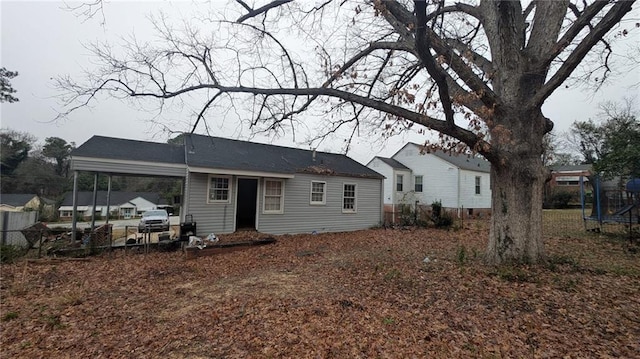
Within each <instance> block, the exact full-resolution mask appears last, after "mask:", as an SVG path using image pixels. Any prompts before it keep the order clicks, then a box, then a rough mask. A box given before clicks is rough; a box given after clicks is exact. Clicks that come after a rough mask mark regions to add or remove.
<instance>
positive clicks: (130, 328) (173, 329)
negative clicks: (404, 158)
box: [0, 224, 640, 358]
mask: <svg viewBox="0 0 640 359" xmlns="http://www.w3.org/2000/svg"><path fill="white" fill-rule="evenodd" d="M486 236H487V233H486V231H485V230H484V229H483V228H481V227H479V226H476V225H473V224H472V225H471V226H469V228H467V229H462V230H459V231H450V232H447V231H440V230H434V229H426V230H425V229H420V230H384V229H377V230H368V231H360V232H352V233H337V234H330V233H328V234H320V235H296V236H280V237H278V238H277V239H278V241H277V243H275V244H273V245H268V246H260V247H247V248H246V249H244V250H239V251H234V252H230V253H223V254H219V255H216V256H212V257H202V258H197V259H194V260H186V259H185V258H184V254H183V253H181V252H173V253H150V254H132V253H126V254H125V253H123V252H113V253H108V254H104V255H102V256H100V257H94V258H92V259H91V260H90V261H89V262H60V263H56V262H54V263H50V264H47V263H43V264H38V265H33V264H32V263H27V262H22V263H16V264H11V265H3V266H2V267H1V269H2V273H1V276H2V280H1V281H0V286H1V288H0V290H1V292H0V294H1V309H2V311H1V315H2V321H1V322H0V325H1V329H2V334H1V335H2V342H1V346H0V348H1V349H0V350H1V352H0V354H2V356H3V357H24V358H40V357H51V358H54V357H92V358H100V357H108V358H117V357H121V358H157V357H166V358H184V357H192V358H202V357H206V358H210V357H214V358H249V357H250V358H273V357H284V358H411V357H416V358H424V357H433V358H440V357H441V358H451V357H460V358H462V357H465V358H466V357H478V358H513V357H532V358H545V357H638V356H640V343H639V339H638V338H640V282H639V279H640V263H639V260H638V255H637V254H633V253H629V252H626V251H625V250H624V246H623V245H622V243H621V242H616V241H611V240H607V239H600V238H597V237H590V238H579V239H572V238H562V239H549V240H547V249H548V252H549V257H550V262H549V263H548V264H547V265H540V266H535V267H501V268H495V267H486V266H484V265H482V262H481V256H482V252H483V250H484V246H485V242H486ZM221 237H223V238H222V239H223V240H225V238H224V236H221ZM229 238H230V237H229ZM229 238H227V239H226V240H229ZM425 258H429V260H428V261H425Z"/></svg>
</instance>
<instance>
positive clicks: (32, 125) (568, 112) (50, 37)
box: [0, 0, 640, 163]
mask: <svg viewBox="0 0 640 359" xmlns="http://www.w3.org/2000/svg"><path fill="white" fill-rule="evenodd" d="M191 6H192V5H191V2H189V1H181V2H177V3H176V2H174V3H168V2H152V1H145V2H128V1H126V2H125V1H115V2H113V1H112V2H108V3H106V5H105V7H104V18H105V19H106V24H105V25H104V26H102V25H101V24H100V21H98V20H100V19H99V18H94V19H89V20H86V21H83V18H80V17H77V16H76V15H74V14H73V13H72V12H70V11H66V10H64V9H63V8H64V7H65V5H64V3H62V2H53V1H46V2H30V1H4V0H0V17H1V29H0V30H1V31H0V32H1V34H2V38H1V45H2V46H1V49H0V59H1V64H0V67H6V68H7V69H9V70H12V71H18V72H19V76H18V77H16V78H15V79H13V80H12V85H13V87H14V88H15V89H16V90H17V91H18V92H17V97H18V98H19V99H20V101H19V102H17V103H13V104H6V103H4V104H2V105H0V106H1V117H0V124H1V126H2V128H9V129H12V130H17V131H22V132H28V133H31V134H33V135H34V136H36V137H37V138H38V140H39V142H40V143H42V142H44V139H45V138H46V137H52V136H55V137H60V138H63V139H65V140H66V141H68V142H75V143H76V145H80V144H82V143H83V142H85V141H86V140H88V139H89V138H90V137H91V136H93V135H103V136H111V137H119V138H129V139H137V140H145V141H159V142H165V141H166V140H167V134H166V133H163V132H162V131H161V129H160V128H158V127H155V126H153V125H152V123H151V122H150V120H152V117H151V116H150V115H149V113H146V112H142V111H140V110H139V109H135V108H131V107H130V106H129V105H128V104H127V103H124V102H119V101H117V100H101V101H100V102H98V103H95V104H94V105H93V106H92V107H91V108H86V109H82V110H80V111H77V112H75V113H73V114H72V115H71V116H70V117H69V118H68V119H67V120H64V121H61V122H54V121H53V119H54V118H55V116H56V114H57V111H58V110H60V106H59V104H58V102H57V99H56V98H55V95H56V90H54V88H53V82H52V80H51V79H52V78H53V77H56V76H61V75H67V74H69V75H71V76H74V75H76V76H77V75H78V73H79V69H82V68H85V69H90V68H91V58H90V56H89V51H88V50H86V49H85V48H84V47H83V44H86V43H90V42H94V41H96V40H106V41H110V42H112V43H114V44H117V43H118V38H119V37H121V36H126V35H129V34H131V33H135V35H136V37H138V38H140V39H142V38H145V37H149V36H151V35H152V32H151V29H150V24H149V21H148V20H147V16H148V14H149V13H152V12H155V11H157V10H159V9H163V10H165V11H167V12H168V13H169V14H181V13H183V14H184V13H188V12H189V8H190V7H191ZM637 35H638V31H635V32H633V33H632V36H634V37H630V38H628V39H626V40H625V41H626V44H625V45H624V47H623V49H625V51H626V48H628V47H629V46H640V45H638V43H639V39H638V36H637ZM638 83H640V72H638V69H637V68H636V71H632V72H629V73H628V75H627V76H624V77H620V78H618V79H617V80H616V81H614V82H613V83H612V84H609V85H608V86H606V87H604V88H602V89H601V90H600V92H598V93H596V94H594V93H593V92H589V91H584V90H574V89H569V90H567V89H564V88H563V89H561V90H559V91H557V92H556V93H555V94H554V95H553V96H552V97H551V98H550V99H549V100H547V102H546V103H545V105H544V107H543V110H544V113H545V115H546V116H547V117H549V118H551V119H552V120H553V121H554V122H555V124H556V129H558V130H559V131H565V130H567V129H568V127H569V126H570V125H571V123H572V122H573V121H576V120H585V119H588V118H596V117H597V114H598V104H599V103H601V102H603V101H607V100H609V101H620V100H621V99H622V98H623V97H624V96H633V95H637V94H638V90H639V89H638V87H632V85H633V84H638ZM637 101H640V96H638V99H637ZM185 123H186V122H185ZM184 126H185V127H184V128H178V129H177V130H185V131H188V130H190V128H188V126H186V125H184ZM225 126H226V127H221V128H223V129H222V130H221V131H222V133H219V135H221V136H225V137H230V138H242V139H244V138H246V137H247V136H248V135H249V134H248V133H246V132H244V133H243V131H242V130H239V129H238V127H237V126H235V127H234V126H233V124H226V125H225ZM255 140H256V141H258V142H272V143H277V144H281V145H290V146H294V147H303V146H299V145H298V144H296V143H293V141H292V139H291V137H285V138H281V139H278V140H275V142H274V141H273V140H270V139H269V138H262V137H258V138H256V139H255ZM376 141H377V139H370V138H359V139H356V141H355V143H354V147H353V150H352V152H350V153H349V155H350V156H351V157H353V158H354V159H356V160H358V161H360V162H362V163H367V162H368V161H369V160H370V159H371V158H372V157H373V156H376V155H379V156H390V155H392V154H393V153H395V152H396V151H397V150H399V149H400V147H401V146H402V144H403V143H405V142H406V141H414V142H422V141H423V138H422V137H420V136H418V135H415V134H414V135H406V136H400V137H397V138H394V139H392V140H390V141H388V142H387V143H386V145H385V146H383V147H380V146H376V145H375V143H376ZM331 146H332V145H331V143H325V144H323V145H321V147H320V148H319V150H329V149H334V150H335V151H334V152H338V151H339V150H340V148H339V145H337V146H335V148H331ZM303 148H304V147H303Z"/></svg>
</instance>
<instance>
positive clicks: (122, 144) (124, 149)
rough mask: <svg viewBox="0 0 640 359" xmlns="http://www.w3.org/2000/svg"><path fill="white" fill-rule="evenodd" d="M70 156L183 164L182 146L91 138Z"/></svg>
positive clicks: (110, 138) (101, 137)
mask: <svg viewBox="0 0 640 359" xmlns="http://www.w3.org/2000/svg"><path fill="white" fill-rule="evenodd" d="M71 156H72V157H90V158H104V159H112V160H127V161H144V162H156V163H157V162H160V163H173V164H184V146H182V145H174V144H169V143H159V142H146V141H136V140H127V139H123V138H113V137H104V136H93V137H91V138H90V139H89V140H87V142H85V143H83V144H82V145H80V147H78V148H76V149H75V150H73V151H72V152H71Z"/></svg>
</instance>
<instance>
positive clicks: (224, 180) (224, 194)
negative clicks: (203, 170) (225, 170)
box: [209, 177, 231, 202]
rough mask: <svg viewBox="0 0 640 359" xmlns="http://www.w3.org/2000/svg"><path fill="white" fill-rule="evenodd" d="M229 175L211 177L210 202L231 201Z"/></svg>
mask: <svg viewBox="0 0 640 359" xmlns="http://www.w3.org/2000/svg"><path fill="white" fill-rule="evenodd" d="M229 180H230V178H229V177H209V202H229V199H230V198H231V196H230V195H229V193H230V191H231V185H230V181H229Z"/></svg>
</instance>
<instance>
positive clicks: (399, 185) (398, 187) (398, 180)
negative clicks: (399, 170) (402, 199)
mask: <svg viewBox="0 0 640 359" xmlns="http://www.w3.org/2000/svg"><path fill="white" fill-rule="evenodd" d="M403 180H404V176H403V175H396V192H402V190H403V186H402V182H403Z"/></svg>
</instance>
